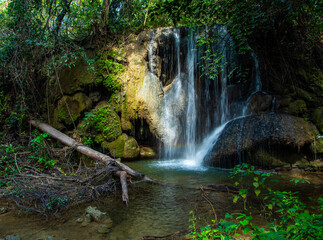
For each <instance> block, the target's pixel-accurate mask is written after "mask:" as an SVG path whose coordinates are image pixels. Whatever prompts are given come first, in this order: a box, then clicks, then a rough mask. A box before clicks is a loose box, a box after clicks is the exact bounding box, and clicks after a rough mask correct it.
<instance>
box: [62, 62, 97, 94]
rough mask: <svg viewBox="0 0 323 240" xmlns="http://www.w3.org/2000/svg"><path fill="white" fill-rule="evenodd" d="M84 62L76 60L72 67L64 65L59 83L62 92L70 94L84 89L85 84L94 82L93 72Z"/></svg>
mask: <svg viewBox="0 0 323 240" xmlns="http://www.w3.org/2000/svg"><path fill="white" fill-rule="evenodd" d="M88 68H89V66H88V65H87V64H86V63H84V62H78V63H76V64H75V66H74V67H71V68H68V67H66V68H65V69H64V70H63V71H62V72H61V75H60V85H61V87H62V91H63V93H64V94H72V93H74V92H76V91H82V90H84V87H85V86H86V85H90V84H93V83H94V82H95V74H94V73H93V72H91V71H90V70H89V69H88Z"/></svg>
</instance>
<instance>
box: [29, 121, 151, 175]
mask: <svg viewBox="0 0 323 240" xmlns="http://www.w3.org/2000/svg"><path fill="white" fill-rule="evenodd" d="M29 123H30V124H31V125H33V126H34V127H36V128H38V129H39V130H41V131H43V132H46V133H48V134H49V135H50V136H51V137H53V138H55V139H56V140H58V141H60V142H61V143H63V144H65V145H67V146H69V147H72V148H74V149H75V150H76V151H78V152H80V153H82V154H84V155H86V156H88V157H90V158H93V159H95V160H98V161H100V162H102V163H105V164H108V163H110V162H113V163H114V165H115V166H116V167H118V168H120V169H121V170H122V171H125V172H126V173H127V174H129V175H130V176H133V177H136V178H139V179H144V180H147V181H151V179H150V178H149V177H148V176H145V175H144V174H142V173H140V172H137V171H136V170H134V169H132V168H130V167H128V166H127V165H125V164H123V163H120V162H118V161H115V160H114V159H112V158H111V157H109V156H108V155H105V154H103V153H100V152H98V151H95V150H94V149H92V148H89V147H87V146H85V145H83V144H82V143H79V142H77V141H75V140H74V139H73V138H71V137H69V136H67V135H66V134H64V133H62V132H60V131H58V130H56V129H55V128H53V127H51V126H50V125H48V124H46V123H41V122H38V121H35V120H30V121H29Z"/></svg>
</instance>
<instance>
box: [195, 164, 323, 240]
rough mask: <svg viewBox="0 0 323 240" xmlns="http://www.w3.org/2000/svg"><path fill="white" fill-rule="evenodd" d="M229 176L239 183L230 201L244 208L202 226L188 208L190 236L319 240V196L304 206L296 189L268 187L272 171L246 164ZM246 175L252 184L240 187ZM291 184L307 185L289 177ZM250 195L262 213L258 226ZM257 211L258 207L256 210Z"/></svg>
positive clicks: (322, 213)
mask: <svg viewBox="0 0 323 240" xmlns="http://www.w3.org/2000/svg"><path fill="white" fill-rule="evenodd" d="M231 175H232V177H235V178H237V177H238V178H239V179H238V180H237V182H236V183H235V185H236V186H239V185H241V186H242V188H241V189H240V191H239V193H238V194H237V195H235V196H233V202H234V203H236V202H238V201H242V202H243V206H244V211H242V212H240V213H231V214H230V213H226V215H225V219H221V221H220V222H219V223H217V222H215V221H214V222H213V225H207V226H205V227H203V228H200V229H199V228H197V227H196V220H197V219H196V217H195V215H194V213H193V212H192V211H191V214H192V217H191V218H190V222H191V225H190V228H191V233H190V239H198V240H199V239H203V240H207V239H221V240H222V239H223V240H224V239H236V238H239V239H244V238H245V237H246V236H248V237H251V238H253V239H259V240H265V239H266V240H267V239H276V240H280V239H321V237H322V236H323V198H318V200H317V201H314V200H313V199H310V200H312V201H313V203H314V204H316V205H319V207H314V206H306V204H305V203H303V202H302V201H301V200H300V198H299V196H298V192H291V191H280V190H274V189H271V188H270V187H269V185H268V182H271V181H273V179H272V178H271V177H272V173H264V172H260V171H256V170H255V168H254V167H253V166H250V165H248V164H241V165H237V166H236V167H235V168H234V169H233V171H232V173H231ZM246 178H248V179H249V180H252V184H249V185H247V186H243V185H244V183H245V182H246V181H245V180H246ZM291 181H292V182H294V183H295V184H299V183H303V184H309V181H307V180H304V179H292V180H291ZM251 198H256V199H257V200H258V201H259V203H260V206H262V210H261V212H262V214H263V215H265V216H266V219H267V224H266V226H265V227H260V226H257V224H255V221H253V220H254V219H255V216H254V215H253V214H252V211H253V210H257V209H253V208H254V207H252V205H251V204H250V200H249V199H251ZM258 210H259V209H258Z"/></svg>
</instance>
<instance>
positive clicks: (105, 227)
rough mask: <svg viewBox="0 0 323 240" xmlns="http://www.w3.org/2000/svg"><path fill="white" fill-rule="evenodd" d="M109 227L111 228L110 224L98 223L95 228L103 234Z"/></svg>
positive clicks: (107, 231)
mask: <svg viewBox="0 0 323 240" xmlns="http://www.w3.org/2000/svg"><path fill="white" fill-rule="evenodd" d="M110 228H111V226H109V225H107V224H102V225H98V226H97V227H96V230H97V232H98V233H101V234H105V233H109V232H110Z"/></svg>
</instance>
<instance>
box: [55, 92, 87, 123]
mask: <svg viewBox="0 0 323 240" xmlns="http://www.w3.org/2000/svg"><path fill="white" fill-rule="evenodd" d="M66 105H67V106H68V107H67V106H66ZM91 106H92V101H91V99H90V98H88V97H87V96H86V95H85V94H84V93H77V94H75V95H73V96H64V97H63V98H62V99H60V100H59V101H58V104H57V108H56V110H55V113H54V115H56V116H54V119H56V120H55V121H54V122H57V123H58V124H67V125H70V124H73V122H75V121H76V120H77V119H78V118H79V117H80V116H81V113H82V112H83V111H84V110H86V109H89V108H90V107H91Z"/></svg>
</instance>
